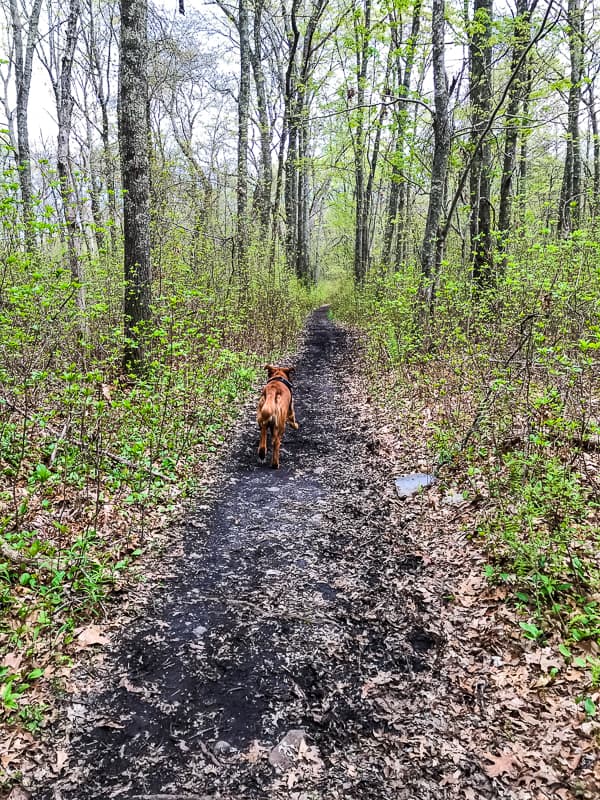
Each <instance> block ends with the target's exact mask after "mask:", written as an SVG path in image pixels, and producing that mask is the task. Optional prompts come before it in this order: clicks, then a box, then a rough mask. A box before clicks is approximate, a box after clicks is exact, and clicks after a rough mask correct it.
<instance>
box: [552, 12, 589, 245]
mask: <svg viewBox="0 0 600 800" xmlns="http://www.w3.org/2000/svg"><path fill="white" fill-rule="evenodd" d="M567 18H568V25H569V51H570V57H571V78H570V83H571V85H570V88H569V105H568V114H567V150H566V154H565V166H564V171H563V180H562V187H561V192H560V203H559V209H558V230H559V233H560V234H561V235H562V236H566V235H567V234H569V233H570V232H571V231H572V230H574V229H575V228H577V227H578V226H579V220H580V216H581V151H580V145H579V106H580V103H581V81H582V78H583V14H582V12H581V5H580V0H569V5H568V11H567Z"/></svg>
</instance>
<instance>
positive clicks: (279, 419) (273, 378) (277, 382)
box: [256, 364, 299, 469]
mask: <svg viewBox="0 0 600 800" xmlns="http://www.w3.org/2000/svg"><path fill="white" fill-rule="evenodd" d="M265 369H266V370H267V384H266V386H265V388H264V389H263V390H262V394H261V396H260V400H259V401H258V410H257V412H256V421H257V422H258V425H259V427H260V443H259V445H258V457H259V459H260V460H261V461H264V460H265V458H266V455H267V430H270V431H271V444H272V446H273V454H272V458H271V466H272V467H273V469H279V448H280V447H281V440H282V439H283V434H284V433H285V423H286V422H289V423H290V426H291V427H292V428H294V430H296V431H297V430H298V428H299V425H298V423H297V422H296V417H295V415H294V399H293V397H292V383H291V376H292V374H293V373H294V371H295V370H294V367H274V366H273V365H272V364H265Z"/></svg>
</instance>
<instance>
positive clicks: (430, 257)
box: [421, 0, 452, 307]
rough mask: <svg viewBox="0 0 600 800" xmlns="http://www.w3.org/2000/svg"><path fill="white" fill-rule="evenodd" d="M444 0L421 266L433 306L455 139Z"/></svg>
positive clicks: (437, 7) (438, 0) (436, 31)
mask: <svg viewBox="0 0 600 800" xmlns="http://www.w3.org/2000/svg"><path fill="white" fill-rule="evenodd" d="M444 31H445V20H444V0H433V8H432V17H431V34H432V43H433V54H432V60H433V87H434V105H435V114H434V118H433V138H434V150H433V164H432V168H431V189H430V192H429V208H428V210H427V222H426V224H425V234H424V236H423V246H422V248H421V268H422V273H423V279H424V282H425V285H424V286H423V290H422V295H423V298H424V299H425V300H426V302H427V303H428V305H429V306H430V307H431V304H432V302H433V298H434V296H435V282H436V280H437V275H438V272H439V268H440V264H441V259H442V247H443V242H444V240H443V237H442V236H440V231H439V225H440V219H441V216H442V206H443V203H444V195H445V192H446V175H447V172H448V160H449V157H450V144H451V141H452V126H451V121H450V113H449V104H450V101H449V94H448V85H447V80H446V66H445V48H444Z"/></svg>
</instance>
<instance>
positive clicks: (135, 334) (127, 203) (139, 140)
mask: <svg viewBox="0 0 600 800" xmlns="http://www.w3.org/2000/svg"><path fill="white" fill-rule="evenodd" d="M147 24H148V6H147V0H121V63H120V86H119V148H120V151H121V172H122V180H123V191H124V197H123V219H124V229H125V230H124V233H125V243H124V278H125V303H124V322H125V340H126V343H125V352H124V367H125V369H126V370H127V371H133V372H138V371H139V370H140V369H141V368H142V366H143V361H144V352H143V344H142V337H141V336H140V333H142V328H143V323H144V322H146V321H148V320H149V319H150V300H151V285H152V269H151V262H150V159H149V152H148V141H149V119H148V68H147V51H148V30H147Z"/></svg>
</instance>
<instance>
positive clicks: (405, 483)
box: [395, 472, 436, 497]
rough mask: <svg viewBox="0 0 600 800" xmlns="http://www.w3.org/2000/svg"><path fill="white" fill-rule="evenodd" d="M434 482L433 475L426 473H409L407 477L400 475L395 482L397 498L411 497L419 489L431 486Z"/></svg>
mask: <svg viewBox="0 0 600 800" xmlns="http://www.w3.org/2000/svg"><path fill="white" fill-rule="evenodd" d="M435 481H436V478H435V475H431V474H429V473H427V472H410V473H408V474H407V475H400V476H399V477H398V478H396V480H395V484H396V491H397V492H398V497H411V496H412V495H413V494H416V493H417V492H418V491H419V489H424V488H427V487H428V486H432V485H433V484H434V483H435Z"/></svg>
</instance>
